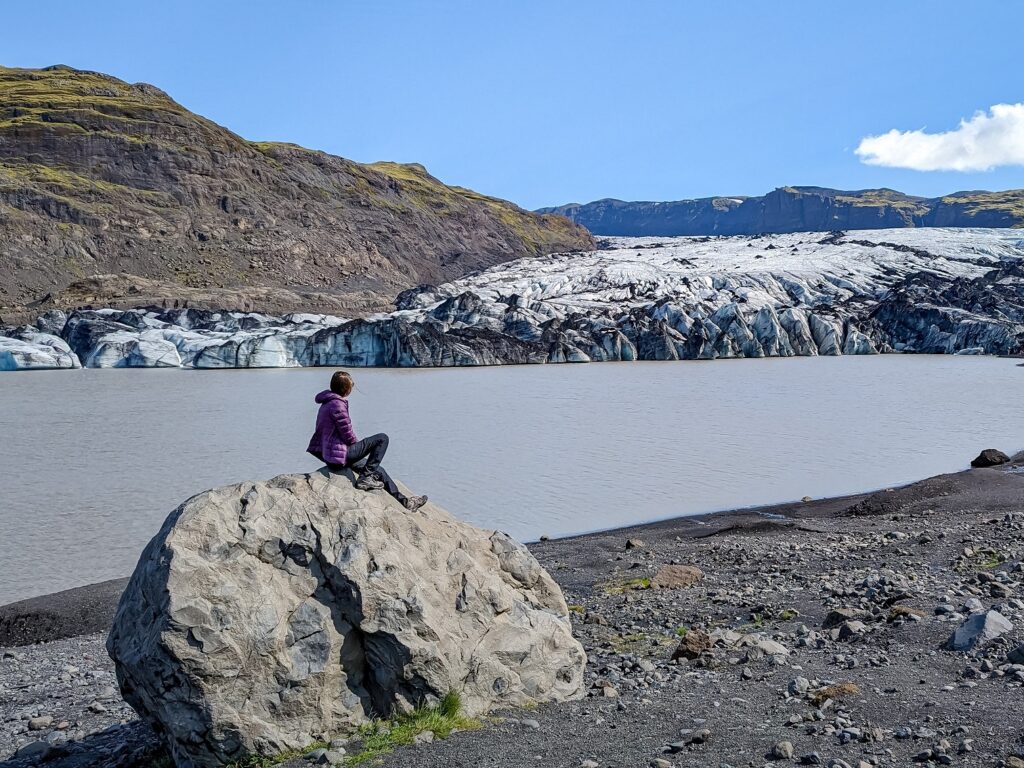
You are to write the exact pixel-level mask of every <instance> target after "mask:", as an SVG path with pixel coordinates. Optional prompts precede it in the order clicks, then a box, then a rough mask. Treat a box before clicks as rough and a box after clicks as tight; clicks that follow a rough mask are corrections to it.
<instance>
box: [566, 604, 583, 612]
mask: <svg viewBox="0 0 1024 768" xmlns="http://www.w3.org/2000/svg"><path fill="white" fill-rule="evenodd" d="M568 608H569V613H584V609H583V606H582V605H577V604H575V603H573V604H571V605H569V606H568Z"/></svg>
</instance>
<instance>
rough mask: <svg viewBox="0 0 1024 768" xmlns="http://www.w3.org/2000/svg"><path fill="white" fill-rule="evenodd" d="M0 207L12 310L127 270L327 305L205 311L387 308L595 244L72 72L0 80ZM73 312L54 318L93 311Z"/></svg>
mask: <svg viewBox="0 0 1024 768" xmlns="http://www.w3.org/2000/svg"><path fill="white" fill-rule="evenodd" d="M0 205H2V206H3V208H4V211H5V214H4V216H3V217H2V218H0V306H5V305H6V306H9V307H17V306H21V305H24V304H26V303H28V302H30V301H33V300H36V299H38V298H40V297H41V296H43V295H44V294H58V293H59V292H60V291H62V290H63V289H64V288H65V287H66V286H68V285H69V284H71V283H73V282H75V281H78V280H81V279H83V278H87V277H88V276H90V275H108V274H110V275H118V274H120V273H127V274H129V275H132V276H136V278H141V279H154V280H159V281H162V282H163V283H166V284H168V285H169V286H170V287H171V290H173V287H174V286H178V287H179V288H180V289H181V290H182V291H185V290H188V291H192V292H195V291H204V290H205V291H216V290H218V289H246V288H248V289H252V288H254V287H259V288H266V289H285V288H287V289H289V290H291V291H300V292H301V291H304V292H306V293H309V292H310V291H313V292H314V293H315V292H316V291H317V290H319V291H320V292H322V293H324V294H327V295H325V296H321V297H319V300H318V301H319V304H318V303H317V302H315V301H310V296H308V295H307V296H305V297H301V302H300V300H299V297H295V296H290V297H289V296H287V295H278V296H277V297H276V298H275V297H268V296H267V295H265V294H260V293H258V292H257V293H253V292H252V291H251V290H250V291H249V293H248V294H247V295H246V296H244V297H242V298H243V299H244V301H245V304H246V306H244V307H243V306H241V305H239V304H238V303H236V301H237V299H238V298H239V297H236V296H232V297H231V298H232V300H230V301H229V300H221V301H219V302H218V301H217V300H216V298H215V297H209V298H208V299H206V300H205V301H206V303H207V305H209V306H228V307H233V308H238V309H256V308H259V309H271V310H273V311H292V310H295V309H297V308H299V307H302V308H303V309H314V308H317V307H318V306H319V307H321V308H326V306H327V304H328V303H329V295H333V296H335V297H336V296H337V295H349V294H351V295H358V294H369V297H368V298H364V300H363V302H362V303H363V304H370V305H372V304H373V301H372V299H373V297H376V307H377V308H378V309H383V308H384V307H385V306H387V304H389V303H390V299H391V298H392V297H393V296H394V295H395V294H396V293H397V292H398V291H399V290H401V289H403V288H406V287H408V286H410V285H415V284H417V283H422V282H432V283H436V282H441V281H443V280H449V279H452V278H455V277H459V276H461V275H464V274H466V273H467V272H470V271H472V270H476V269H480V268H482V267H487V266H490V265H493V264H496V263H499V262H503V261H507V260H509V259H514V258H517V257H522V256H535V255H539V254H544V253H550V252H553V251H567V250H575V249H585V248H590V247H593V239H592V238H591V237H590V235H589V234H588V233H587V232H586V231H584V230H583V229H581V228H580V227H578V226H576V225H574V224H572V223H571V222H569V221H568V220H566V219H565V218H563V217H560V216H549V215H538V214H534V213H530V212H527V211H524V210H522V209H520V208H518V207H517V206H515V205H513V204H511V203H508V202H506V201H503V200H499V199H496V198H491V197H485V196H483V195H480V194H477V193H475V192H472V191H470V190H465V189H461V188H455V187H449V186H446V185H445V184H442V183H441V182H440V181H438V180H437V179H435V178H434V177H432V176H431V175H430V174H429V173H427V171H426V169H424V168H423V166H420V165H415V164H413V165H399V164H396V163H374V164H372V165H364V164H360V163H355V162H352V161H350V160H346V159H344V158H341V157H335V156H333V155H328V154H326V153H323V152H316V151H311V150H307V149H303V148H301V147H298V146H295V145H291V144H282V143H267V142H251V141H247V140H245V139H243V138H241V137H240V136H237V135H235V134H234V133H232V132H230V131H228V130H227V129H225V128H222V127H221V126H219V125H216V124H214V123H212V122H210V121H209V120H206V119H204V118H202V117H200V116H199V115H196V114H193V113H192V112H189V111H188V110H187V109H185V108H184V107H182V106H181V105H179V104H177V103H176V102H174V101H173V100H172V99H171V98H170V97H168V96H167V94H165V93H163V92H162V91H160V90H158V89H156V88H154V87H152V86H149V85H144V84H139V85H130V84H128V83H124V82H122V81H120V80H117V79H115V78H112V77H108V76H106V75H102V74H98V73H94V72H82V71H78V70H74V69H70V68H68V67H51V68H48V69H45V70H31V69H8V68H3V67H0ZM122 290H127V291H129V293H128V294H124V295H133V293H134V291H135V290H136V289H135V288H133V287H132V286H125V287H122ZM142 290H148V291H150V296H151V297H152V298H166V296H167V295H168V293H169V292H170V291H169V290H168V288H167V287H166V286H161V287H159V290H156V289H154V288H153V286H148V287H144V288H143V289H142ZM154 290H156V292H155V293H153V291H154ZM86 295H87V292H86ZM171 295H172V296H173V294H171ZM81 298H83V297H82V296H79V295H78V294H77V293H76V295H75V297H73V298H72V299H71V300H69V302H67V305H68V306H74V305H80V304H82V303H90V304H93V305H97V304H99V303H100V302H96V301H88V300H86V301H84V302H83V301H80V299H81ZM115 298H117V297H116V296H115V297H111V296H107V297H105V299H104V300H103V301H102V304H104V305H107V306H114V305H115V304H116V302H115V301H114V299H115ZM136 298H137V297H136ZM146 303H150V302H146ZM137 305H138V303H136V306H137ZM334 309H337V307H335V308H334Z"/></svg>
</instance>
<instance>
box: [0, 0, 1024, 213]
mask: <svg viewBox="0 0 1024 768" xmlns="http://www.w3.org/2000/svg"><path fill="white" fill-rule="evenodd" d="M4 21H5V26H6V27H7V33H6V34H5V35H4V40H3V43H2V45H0V51H2V53H0V63H3V64H5V65H7V66H23V67H38V66H46V65H48V64H55V63H63V64H69V65H71V66H75V67H79V68H82V69H95V70H100V71H103V72H107V73H109V74H112V75H115V76H117V77H120V78H122V79H124V80H128V81H131V82H137V81H145V82H149V83H152V84H154V85H157V86H159V87H161V88H163V89H164V90H165V91H167V92H168V93H170V94H171V95H172V96H173V97H174V98H175V99H177V100H178V101H179V102H181V103H182V104H184V105H185V106H187V107H189V108H190V109H193V110H195V111H196V112H199V113H201V114H203V115H205V116H207V117H209V118H211V119H213V120H215V121H217V122H219V123H221V124H223V125H225V126H227V127H229V128H231V129H232V130H234V131H236V132H237V133H239V134H241V135H243V136H245V137H246V138H250V139H263V140H280V141H292V142H295V143H298V144H302V145H304V146H307V147H312V148H316V149H322V150H326V151H328V152H333V153H335V154H339V155H343V156H345V157H350V158H353V159H355V160H361V161H372V160H382V159H387V160H398V161H402V162H421V163H423V164H424V165H426V166H427V168H428V169H429V170H430V171H431V172H432V173H433V174H434V175H435V176H437V177H439V178H441V179H442V180H444V181H446V182H449V183H453V184H461V185H464V186H468V187H472V188H474V189H477V190H479V191H481V192H485V193H488V194H494V195H498V196H501V197H506V198H509V199H511V200H514V201H516V202H517V203H519V204H521V205H523V206H525V207H529V208H534V207H538V206H542V205H553V204H559V203H564V202H572V201H576V202H584V201H587V200H592V199H596V198H600V197H619V198H624V199H647V200H670V199H679V198H685V197H701V196H708V195H717V194H739V195H742V194H760V193H764V192H766V191H768V190H770V189H772V188H774V187H777V186H782V185H787V184H808V185H810V184H816V185H821V186H832V187H840V188H847V189H855V188H865V187H876V186H888V187H893V188H897V189H901V190H903V191H906V192H910V193H913V194H922V195H937V194H942V193H946V192H950V191H954V190H958V189H981V188H990V189H1005V188H1011V187H1024V166H1022V165H1009V166H1004V167H999V168H996V169H995V170H991V171H981V172H979V171H969V172H962V171H945V170H931V171H918V170H911V169H907V168H893V167H886V166H885V165H882V166H880V165H868V164H866V163H864V162H862V158H861V157H858V155H857V154H855V150H856V149H857V147H858V146H859V144H860V142H861V140H862V139H863V138H864V137H867V136H872V135H878V134H884V133H885V132H887V131H889V130H891V129H899V130H900V131H914V130H917V129H925V130H926V131H928V132H939V131H950V130H953V129H955V128H956V127H957V125H958V123H959V121H960V120H961V119H964V118H970V117H971V116H972V115H974V114H975V113H976V112H978V111H985V110H989V109H990V107H992V106H993V105H998V104H1018V103H1020V102H1024V77H1022V76H1021V72H1022V68H1021V65H1020V61H1019V51H1020V50H1021V46H1022V43H1021V29H1022V28H1024V3H1017V2H979V1H978V0H975V1H973V2H971V3H964V2H941V1H938V2H937V1H934V0H933V1H931V2H928V3H916V2H914V3H912V2H903V3H900V2H891V1H890V2H868V1H865V0H860V1H858V2H846V3H838V2H824V1H823V0H816V1H815V2H801V1H797V0H787V1H786V2H753V1H750V2H726V1H723V2H701V3H696V2H683V1H682V0H678V1H677V2H644V1H643V0H633V1H632V2H625V0H620V1H619V2H601V1H599V0H590V1H588V2H557V1H556V0H548V2H527V1H525V0H522V1H520V2H481V1H480V0H477V1H476V2H445V1H444V0H438V1H437V2H431V3H428V2H387V1H386V0H377V1H375V2H362V3H355V2H343V1H342V0H334V1H333V2H332V1H329V0H321V1H319V2H308V1H303V0H289V1H288V2H282V1H281V0H277V2H263V1H262V0H250V1H249V2H229V1H228V0H218V1H216V2H215V1H213V0H202V1H201V2H200V1H195V2H194V1H193V0H176V1H175V2H170V3H156V2H138V0H135V1H134V2H120V1H117V2H115V1H109V2H103V1H98V2H89V3H86V2H81V0H75V2H69V1H67V0H50V1H49V2H47V3H17V4H12V5H10V6H8V7H6V8H5V10H4ZM1022 109H1024V108H1022ZM1020 124H1021V122H1020V121H1019V120H1018V122H1017V123H1015V124H1014V126H1016V127H1014V126H1011V127H1010V128H1009V129H1007V131H1009V133H1005V135H1004V138H1003V143H1002V145H1001V146H1003V147H1004V148H1005V146H1007V142H1011V141H1017V140H1018V139H1019V138H1020V127H1019V126H1020ZM1010 134H1012V136H1011V137H1010V138H1009V139H1007V138H1006V136H1009V135H1010ZM953 138H954V140H955V139H956V137H955V136H954V137H953ZM912 141H916V139H915V136H909V137H893V139H892V141H891V142H888V143H887V144H885V145H884V146H881V147H879V146H876V145H873V146H872V152H874V153H875V155H874V157H875V161H876V162H884V163H887V164H892V163H893V162H896V163H897V164H898V163H899V162H901V160H900V157H902V156H903V155H905V154H906V152H907V151H908V150H907V147H906V142H912ZM954 143H955V142H954ZM1015 146H1016V147H1017V148H1018V149H1019V146H1020V142H1019V141H1017V145H1015ZM947 149H948V148H947ZM953 151H954V152H955V151H956V148H955V147H954V149H953ZM993 151H994V152H996V153H997V154H998V152H1001V151H1004V150H1003V149H998V148H997V149H996V150H993ZM893 157H895V158H896V159H895V160H893V159H892V158H893ZM887 158H888V159H887ZM918 164H919V165H924V166H928V167H930V166H931V165H934V164H935V163H931V161H929V160H927V159H925V160H923V161H921V162H920V163H918ZM939 164H940V165H941V163H939Z"/></svg>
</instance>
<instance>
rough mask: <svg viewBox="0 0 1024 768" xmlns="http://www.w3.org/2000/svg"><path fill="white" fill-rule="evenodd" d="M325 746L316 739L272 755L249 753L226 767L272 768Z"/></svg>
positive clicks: (325, 746)
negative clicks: (308, 743) (306, 744)
mask: <svg viewBox="0 0 1024 768" xmlns="http://www.w3.org/2000/svg"><path fill="white" fill-rule="evenodd" d="M327 747H328V744H327V742H326V741H317V742H315V743H313V744H310V745H308V746H307V747H305V748H304V749H293V750H291V751H289V752H281V753H280V754H277V755H274V756H273V757H263V756H262V755H250V756H249V757H246V758H243V759H242V760H239V761H237V762H234V763H228V765H227V768H273V767H274V766H275V765H280V764H281V763H283V762H285V761H287V760H291V759H292V758H295V757H301V756H302V755H304V754H306V753H307V752H312V751H313V750H314V749H326V748H327ZM171 765H172V766H173V765H174V764H173V763H171Z"/></svg>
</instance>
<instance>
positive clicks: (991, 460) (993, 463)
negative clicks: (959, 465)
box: [971, 448, 1010, 467]
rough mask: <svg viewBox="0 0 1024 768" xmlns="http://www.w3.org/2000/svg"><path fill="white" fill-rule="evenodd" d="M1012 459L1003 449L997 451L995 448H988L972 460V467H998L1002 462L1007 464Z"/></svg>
mask: <svg viewBox="0 0 1024 768" xmlns="http://www.w3.org/2000/svg"><path fill="white" fill-rule="evenodd" d="M1009 460H1010V457H1009V456H1007V455H1006V454H1005V453H1003V452H1002V451H997V450H996V449H995V448H986V449H985V450H984V451H982V452H981V453H979V454H978V457H977V458H976V459H975V460H974V461H972V462H971V466H972V467H997V466H999V465H1000V464H1005V463H1006V462H1008V461H1009Z"/></svg>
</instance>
